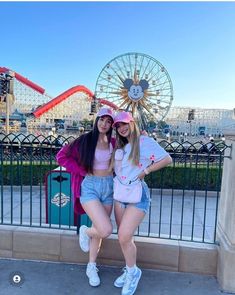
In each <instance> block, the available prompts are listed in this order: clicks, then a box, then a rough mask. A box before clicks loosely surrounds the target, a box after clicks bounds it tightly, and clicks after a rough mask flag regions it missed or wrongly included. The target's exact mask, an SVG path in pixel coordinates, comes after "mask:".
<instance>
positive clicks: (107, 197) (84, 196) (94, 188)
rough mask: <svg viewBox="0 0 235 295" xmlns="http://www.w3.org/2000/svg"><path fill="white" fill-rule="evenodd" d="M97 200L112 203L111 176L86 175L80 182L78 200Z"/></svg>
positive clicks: (82, 202)
mask: <svg viewBox="0 0 235 295" xmlns="http://www.w3.org/2000/svg"><path fill="white" fill-rule="evenodd" d="M91 200H99V201H100V202H101V203H102V204H104V205H112V204H113V176H112V175H109V176H94V175H87V176H86V177H85V178H84V179H83V181H82V184H81V196H80V202H81V204H84V203H86V202H88V201H91Z"/></svg>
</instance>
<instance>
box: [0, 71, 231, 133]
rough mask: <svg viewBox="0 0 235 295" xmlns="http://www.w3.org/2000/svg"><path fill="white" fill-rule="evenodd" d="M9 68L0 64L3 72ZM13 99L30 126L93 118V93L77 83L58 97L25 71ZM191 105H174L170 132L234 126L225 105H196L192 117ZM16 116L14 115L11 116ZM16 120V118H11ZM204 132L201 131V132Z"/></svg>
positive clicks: (66, 124) (16, 83)
mask: <svg viewBox="0 0 235 295" xmlns="http://www.w3.org/2000/svg"><path fill="white" fill-rule="evenodd" d="M7 71H8V69H7V68H4V67H0V73H5V72H7ZM13 79H14V84H13V85H14V86H13V93H14V97H15V100H14V103H13V105H12V106H11V111H12V112H13V113H14V112H17V113H23V114H25V115H26V116H27V125H28V128H36V129H37V128H40V129H41V128H45V129H50V128H52V127H53V126H55V123H56V122H58V121H61V122H63V123H64V127H65V128H66V127H69V126H70V127H71V126H75V125H78V124H79V121H82V120H84V119H87V120H91V119H93V117H91V116H90V106H91V99H92V97H93V93H92V92H91V91H90V90H89V89H88V88H86V87H85V86H75V87H72V88H71V89H69V90H66V91H65V92H63V93H62V94H60V95H58V96H57V97H55V98H52V97H51V96H49V95H48V94H47V93H46V92H45V89H44V88H42V87H41V86H38V85H37V84H35V83H34V82H32V81H30V80H28V79H27V78H25V77H23V76H22V75H20V74H18V73H15V76H14V78H13ZM100 103H101V105H102V104H105V105H109V106H111V107H113V108H116V106H115V105H113V104H112V103H111V102H109V101H106V100H100ZM190 111H192V108H190V107H171V108H170V110H169V112H168V114H167V116H166V117H165V119H164V120H165V121H166V123H167V124H168V125H169V131H170V132H171V133H187V134H195V135H197V134H201V133H205V135H206V134H211V135H214V136H216V135H219V134H221V133H222V130H223V128H224V127H229V126H234V122H235V121H234V111H233V110H225V109H202V108H194V109H193V118H191V120H189V112H190ZM0 112H1V113H0V115H1V116H2V117H4V112H5V107H4V103H2V102H1V106H0ZM12 118H13V117H12ZM12 120H13V119H12ZM201 135H202V134H201Z"/></svg>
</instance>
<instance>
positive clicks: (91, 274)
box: [86, 263, 100, 287]
mask: <svg viewBox="0 0 235 295" xmlns="http://www.w3.org/2000/svg"><path fill="white" fill-rule="evenodd" d="M98 271H99V270H98V268H97V267H96V264H95V263H92V264H90V263H88V264H87V268H86V275H87V276H88V278H89V284H90V285H91V286H92V287H97V286H99V285H100V278H99V276H98Z"/></svg>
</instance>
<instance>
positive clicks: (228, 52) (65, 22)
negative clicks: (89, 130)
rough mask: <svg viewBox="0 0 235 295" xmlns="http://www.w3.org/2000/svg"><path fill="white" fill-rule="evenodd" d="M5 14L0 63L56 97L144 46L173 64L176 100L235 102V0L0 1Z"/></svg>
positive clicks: (207, 104) (213, 104) (0, 16)
mask: <svg viewBox="0 0 235 295" xmlns="http://www.w3.org/2000/svg"><path fill="white" fill-rule="evenodd" d="M0 20H1V46H0V66H4V67H8V68H10V69H12V70H15V71H16V72H18V73H20V74H21V75H23V76H25V77H27V78H28V79H30V80H32V81H33V82H35V83H37V84H38V85H40V86H42V87H44V88H45V89H46V92H47V93H48V94H50V95H52V96H53V97H55V96H57V95H59V94H60V93H62V92H63V91H65V90H67V89H68V88H70V87H73V86H75V85H85V86H87V87H88V88H89V89H91V90H92V91H94V90H95V84H96V80H97V78H98V75H99V73H100V71H101V70H102V68H103V67H104V66H105V65H106V64H107V63H108V62H109V61H110V60H111V59H113V58H114V57H116V56H118V55H121V54H124V53H127V52H140V53H145V54H147V55H150V56H152V57H154V58H155V59H156V60H158V61H159V62H160V63H161V64H163V65H164V66H165V68H166V69H167V71H168V73H169V75H170V77H171V80H172V83H173V89H174V100H173V105H175V106H191V107H204V108H227V109H232V108H234V107H235V2H0Z"/></svg>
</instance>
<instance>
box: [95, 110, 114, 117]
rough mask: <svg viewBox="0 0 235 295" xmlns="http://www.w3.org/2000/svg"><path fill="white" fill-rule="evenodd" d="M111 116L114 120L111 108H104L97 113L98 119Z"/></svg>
mask: <svg viewBox="0 0 235 295" xmlns="http://www.w3.org/2000/svg"><path fill="white" fill-rule="evenodd" d="M103 116H110V117H111V118H112V119H113V120H114V113H113V111H112V110H111V109H109V108H102V109H100V110H99V112H98V113H97V117H103Z"/></svg>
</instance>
